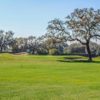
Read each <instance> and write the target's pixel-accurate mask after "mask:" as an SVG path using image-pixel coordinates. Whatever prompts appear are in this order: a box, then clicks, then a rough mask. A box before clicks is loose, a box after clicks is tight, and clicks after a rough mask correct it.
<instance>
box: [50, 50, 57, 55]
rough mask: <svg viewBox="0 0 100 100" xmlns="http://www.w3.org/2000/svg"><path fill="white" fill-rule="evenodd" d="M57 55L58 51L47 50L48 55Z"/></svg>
mask: <svg viewBox="0 0 100 100" xmlns="http://www.w3.org/2000/svg"><path fill="white" fill-rule="evenodd" d="M57 54H58V50H57V49H50V50H49V55H57Z"/></svg>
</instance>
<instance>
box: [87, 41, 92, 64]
mask: <svg viewBox="0 0 100 100" xmlns="http://www.w3.org/2000/svg"><path fill="white" fill-rule="evenodd" d="M86 48H87V53H88V57H89V59H88V61H89V62H92V55H91V50H90V46H89V43H87V44H86Z"/></svg>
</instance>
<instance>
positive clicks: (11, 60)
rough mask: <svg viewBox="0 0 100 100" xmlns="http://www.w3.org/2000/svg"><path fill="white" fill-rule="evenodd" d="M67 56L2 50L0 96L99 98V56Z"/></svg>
mask: <svg viewBox="0 0 100 100" xmlns="http://www.w3.org/2000/svg"><path fill="white" fill-rule="evenodd" d="M64 57H65V56H32V55H11V54H0V100H100V62H99V61H100V58H99V57H98V58H95V59H94V61H95V62H93V63H88V62H63V60H64ZM61 61H62V62H61Z"/></svg>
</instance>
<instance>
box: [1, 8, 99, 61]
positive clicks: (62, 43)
mask: <svg viewBox="0 0 100 100" xmlns="http://www.w3.org/2000/svg"><path fill="white" fill-rule="evenodd" d="M13 36H14V33H13V32H12V31H8V32H4V31H2V30H1V31H0V52H13V53H19V52H27V53H30V54H50V55H63V54H81V55H87V56H88V57H89V61H92V55H100V45H99V44H97V43H96V41H97V40H98V39H100V9H98V10H94V9H93V8H84V9H75V10H74V12H73V13H71V14H70V15H68V16H67V17H66V18H65V20H64V21H63V20H59V19H54V20H52V21H50V22H49V23H48V27H47V33H46V34H44V35H43V36H40V37H35V36H29V37H27V38H23V37H20V38H14V37H13ZM69 41H70V42H71V43H68V42H69ZM98 43H99V42H98Z"/></svg>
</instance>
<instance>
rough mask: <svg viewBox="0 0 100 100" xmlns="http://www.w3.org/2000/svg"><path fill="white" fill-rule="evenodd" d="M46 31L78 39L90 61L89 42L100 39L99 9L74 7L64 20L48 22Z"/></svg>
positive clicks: (74, 39)
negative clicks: (84, 47)
mask: <svg viewBox="0 0 100 100" xmlns="http://www.w3.org/2000/svg"><path fill="white" fill-rule="evenodd" d="M47 29H48V33H50V34H51V33H52V34H60V35H62V36H63V38H64V39H66V40H68V41H78V42H80V43H81V44H82V45H85V46H86V49H87V53H88V57H89V59H88V60H89V61H92V54H91V49H90V42H91V41H94V40H97V39H100V9H98V10H94V9H93V8H84V9H75V10H74V12H73V13H71V14H70V15H69V16H67V17H66V19H65V21H61V20H59V19H54V20H52V21H50V22H49V25H48V28H47Z"/></svg>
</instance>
